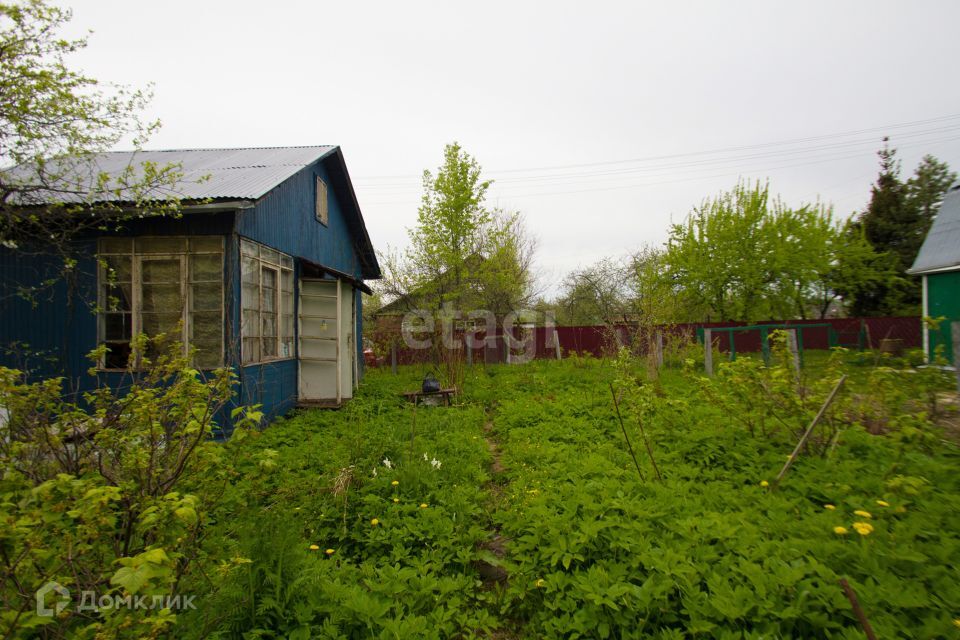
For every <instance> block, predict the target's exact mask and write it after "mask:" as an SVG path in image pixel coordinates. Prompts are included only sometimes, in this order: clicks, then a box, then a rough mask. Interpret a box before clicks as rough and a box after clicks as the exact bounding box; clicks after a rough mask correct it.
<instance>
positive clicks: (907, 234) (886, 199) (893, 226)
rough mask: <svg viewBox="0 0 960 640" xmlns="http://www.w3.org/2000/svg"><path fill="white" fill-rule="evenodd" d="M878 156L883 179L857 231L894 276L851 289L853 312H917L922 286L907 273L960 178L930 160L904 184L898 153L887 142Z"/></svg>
mask: <svg viewBox="0 0 960 640" xmlns="http://www.w3.org/2000/svg"><path fill="white" fill-rule="evenodd" d="M877 155H878V156H879V158H880V174H879V175H878V176H877V181H876V183H875V184H874V185H873V187H872V189H871V194H870V202H869V204H868V205H867V208H866V209H865V210H864V211H863V212H862V213H861V214H860V215H859V216H858V218H857V226H858V227H860V228H862V229H863V232H864V235H865V237H866V239H867V240H868V241H869V243H870V244H871V246H873V248H874V250H875V251H876V252H877V253H878V254H880V255H882V256H884V258H885V261H884V263H883V264H884V268H885V269H886V270H888V271H890V272H892V274H893V276H892V277H890V278H887V279H885V280H884V281H882V282H880V283H877V284H878V285H879V286H864V287H861V288H859V290H856V289H853V290H851V293H855V294H856V295H855V299H854V306H853V312H854V314H855V315H861V316H870V315H884V314H902V313H911V312H913V313H915V312H916V309H917V307H918V305H919V303H920V284H919V282H917V281H913V280H911V279H910V278H909V276H907V275H906V270H907V269H909V268H910V267H911V266H912V265H913V261H914V260H915V259H916V257H917V253H918V252H919V251H920V246H921V245H922V244H923V240H924V237H925V236H926V233H927V231H928V230H929V229H930V225H931V224H932V222H933V218H934V216H935V215H936V212H937V210H938V209H939V207H940V203H941V202H942V201H943V196H944V194H945V193H946V191H947V189H948V188H949V186H950V185H951V183H952V182H953V181H954V180H956V178H957V174H956V173H954V172H951V171H950V169H949V167H948V166H947V165H946V163H943V162H940V161H939V160H937V159H936V158H934V157H933V156H930V155H927V156H924V158H923V160H922V161H921V162H920V164H919V165H918V166H917V168H916V171H915V173H914V175H913V176H912V177H911V178H909V179H908V180H907V181H906V182H904V181H902V180H901V178H900V161H899V160H897V157H896V149H891V148H890V146H889V144H888V143H887V140H886V139H884V146H883V148H882V149H881V150H880V151H879V152H878V153H877Z"/></svg>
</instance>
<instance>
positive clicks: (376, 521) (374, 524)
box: [370, 518, 380, 527]
mask: <svg viewBox="0 0 960 640" xmlns="http://www.w3.org/2000/svg"><path fill="white" fill-rule="evenodd" d="M378 524H380V521H379V520H377V519H376V518H374V519H373V520H371V521H370V525H371V526H374V527H375V526H377V525H378Z"/></svg>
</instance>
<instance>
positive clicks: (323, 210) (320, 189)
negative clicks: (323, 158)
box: [316, 176, 330, 224]
mask: <svg viewBox="0 0 960 640" xmlns="http://www.w3.org/2000/svg"><path fill="white" fill-rule="evenodd" d="M316 215H317V220H318V221H319V222H320V223H321V224H327V222H328V221H329V219H330V213H329V211H328V210H327V184H326V183H325V182H324V181H323V180H321V179H320V176H317V209H316Z"/></svg>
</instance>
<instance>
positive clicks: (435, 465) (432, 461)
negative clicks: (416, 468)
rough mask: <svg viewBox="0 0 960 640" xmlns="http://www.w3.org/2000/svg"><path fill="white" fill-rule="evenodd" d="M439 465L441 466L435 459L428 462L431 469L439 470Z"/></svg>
mask: <svg viewBox="0 0 960 640" xmlns="http://www.w3.org/2000/svg"><path fill="white" fill-rule="evenodd" d="M440 465H441V462H440V461H439V460H437V459H436V458H434V459H433V460H431V461H430V466H431V467H433V468H434V469H439V468H440Z"/></svg>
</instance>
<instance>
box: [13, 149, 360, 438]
mask: <svg viewBox="0 0 960 640" xmlns="http://www.w3.org/2000/svg"><path fill="white" fill-rule="evenodd" d="M316 176H319V177H320V178H321V179H323V180H324V182H325V183H326V184H327V189H328V198H329V200H328V211H329V219H328V224H327V225H323V224H321V223H320V222H319V221H317V219H316V217H315V213H314V212H315V198H316V195H315V189H316V182H315V177H316ZM333 178H334V176H331V175H330V172H329V170H328V167H326V166H324V162H323V161H322V160H321V161H320V162H318V163H317V164H316V165H314V166H311V167H307V168H305V169H304V170H302V171H300V172H299V173H297V174H296V175H294V176H293V177H291V178H289V179H288V180H286V181H285V182H284V183H283V184H281V185H279V186H278V187H276V188H275V189H273V190H272V191H271V192H270V193H268V194H267V195H266V196H264V197H263V198H261V199H260V200H259V201H258V202H257V203H256V205H255V206H254V207H253V208H251V209H245V210H241V211H239V212H236V213H234V212H219V213H189V214H185V215H184V216H183V217H182V218H181V219H169V218H156V219H147V220H137V221H132V222H131V223H130V224H128V225H127V229H126V231H125V232H124V233H123V234H118V235H123V236H140V235H222V236H223V237H224V251H225V252H224V291H225V305H226V307H225V327H224V344H225V349H226V354H225V358H226V363H227V364H228V365H230V366H233V367H235V370H236V371H237V373H238V377H239V382H240V384H239V388H238V395H237V400H236V402H237V403H238V404H260V405H262V407H263V411H264V412H265V413H266V414H267V416H268V417H269V418H272V417H275V416H277V415H282V414H283V413H286V412H287V411H289V410H290V409H292V408H294V407H295V406H296V401H297V393H298V385H297V382H298V367H297V361H296V359H292V358H291V359H288V360H283V361H277V362H271V363H267V364H257V365H250V366H246V367H243V366H241V361H240V336H239V333H240V330H239V327H240V268H239V264H240V263H239V245H240V237H241V236H243V237H247V238H250V239H252V240H255V241H257V242H260V243H261V244H264V245H267V246H269V247H272V248H274V249H277V250H278V251H282V252H284V253H286V254H288V255H290V256H293V257H294V258H295V259H296V258H303V259H306V260H309V261H311V262H313V263H316V264H319V265H323V266H326V267H330V268H333V269H337V270H339V271H342V272H345V273H348V274H351V275H353V276H354V277H356V278H357V279H360V278H362V272H361V265H360V259H359V257H358V256H357V253H356V250H355V248H354V242H353V238H352V236H351V233H350V227H349V225H348V223H347V220H346V217H345V213H344V211H345V210H347V208H348V207H350V206H351V204H350V201H349V200H348V197H347V196H345V195H344V194H342V193H340V192H338V190H337V189H336V188H335V184H338V182H337V181H335V180H334V179H333ZM78 251H79V253H80V254H81V255H82V258H81V259H80V262H79V263H78V265H77V268H76V269H75V273H74V274H73V277H71V279H70V281H69V282H65V281H63V280H61V281H59V282H58V283H57V284H56V285H54V286H53V287H51V288H50V289H49V291H45V292H44V293H43V295H41V296H39V297H38V299H37V300H36V303H37V304H36V306H34V305H32V304H31V303H30V302H27V301H25V300H22V299H21V298H19V297H17V296H16V295H15V292H16V287H17V286H35V285H37V284H38V283H40V282H42V281H43V280H44V279H46V278H49V277H53V276H55V275H57V274H58V273H60V269H61V266H62V264H61V263H60V262H59V261H58V260H57V259H54V258H51V257H46V258H45V257H38V256H30V255H24V254H22V253H20V252H15V251H11V250H9V249H6V248H2V247H0V364H3V365H5V366H11V367H16V368H24V366H25V365H26V367H27V368H30V369H32V370H35V372H36V377H37V378H40V377H52V376H64V377H66V378H67V379H68V383H67V387H68V389H70V390H75V391H86V390H89V389H92V388H95V387H96V385H97V378H96V377H94V376H91V375H89V374H88V373H87V371H88V369H89V368H90V366H91V363H90V361H89V360H88V359H87V358H86V354H87V353H89V352H90V351H92V350H93V349H94V348H96V346H97V319H96V315H95V314H94V313H93V306H94V305H95V304H96V300H97V290H96V287H97V264H96V260H95V257H94V256H95V253H96V239H95V238H85V239H82V240H81V241H80V242H79V245H78ZM294 263H295V274H294V275H295V282H297V283H299V277H300V266H301V263H300V262H299V260H295V261H294ZM355 295H356V308H357V326H356V336H357V337H358V339H357V358H358V364H359V369H360V371H361V373H362V371H363V341H362V336H363V320H362V309H363V307H362V294H361V292H360V291H356V292H355ZM295 304H297V305H299V299H298V300H297V301H296V303H295ZM298 311H299V310H298V309H297V310H296V312H298ZM11 343H19V344H21V345H23V344H25V345H29V347H26V348H23V349H20V350H19V352H18V351H10V350H8V349H7V347H9V346H10V345H11ZM23 354H28V355H27V360H26V361H24V359H23ZM100 376H102V378H104V379H105V380H106V381H107V382H108V384H111V385H119V384H121V381H122V377H123V374H121V373H112V372H111V373H102V374H100ZM228 414H229V412H228V411H227V412H225V416H223V417H222V420H225V417H226V415H228ZM222 424H224V426H225V427H226V430H227V431H229V425H227V424H226V422H222Z"/></svg>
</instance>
